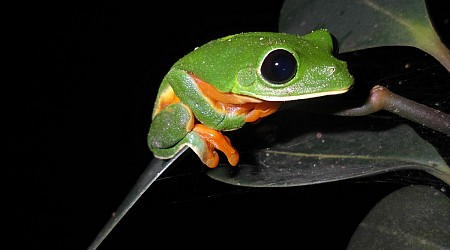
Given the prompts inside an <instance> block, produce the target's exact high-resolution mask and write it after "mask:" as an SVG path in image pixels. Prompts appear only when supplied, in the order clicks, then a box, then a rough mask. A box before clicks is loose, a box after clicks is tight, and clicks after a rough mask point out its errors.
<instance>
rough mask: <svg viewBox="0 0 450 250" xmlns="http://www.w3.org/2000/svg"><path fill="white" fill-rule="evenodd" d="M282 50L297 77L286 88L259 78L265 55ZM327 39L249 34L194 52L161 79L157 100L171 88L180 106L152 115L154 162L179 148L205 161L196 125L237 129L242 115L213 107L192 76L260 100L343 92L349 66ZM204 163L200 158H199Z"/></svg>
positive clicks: (320, 33)
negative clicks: (193, 126)
mask: <svg viewBox="0 0 450 250" xmlns="http://www.w3.org/2000/svg"><path fill="white" fill-rule="evenodd" d="M275 49H284V50H286V51H288V52H290V53H291V54H292V55H293V56H294V58H295V59H296V73H295V75H294V76H293V78H292V79H290V80H289V81H287V82H284V83H281V84H280V83H272V82H270V81H268V80H266V78H264V76H263V75H262V73H261V65H262V63H263V61H264V59H265V58H266V56H267V55H268V53H269V52H271V51H273V50H275ZM332 51H333V42H332V38H331V35H330V34H329V33H328V32H327V31H326V30H316V31H313V32H311V33H309V34H307V35H304V36H298V35H293V34H284V33H271V32H251V33H242V34H237V35H231V36H227V37H224V38H221V39H217V40H214V41H211V42H209V43H207V44H205V45H203V46H201V47H198V48H196V49H195V50H194V51H192V52H191V53H189V54H187V55H186V56H184V57H183V58H181V59H180V60H179V61H178V62H176V63H175V64H174V65H173V66H172V68H171V69H170V71H169V72H168V74H167V75H166V76H165V77H164V79H163V81H162V83H161V86H160V88H159V92H158V95H157V103H158V101H159V100H160V99H161V97H162V96H163V93H164V92H165V91H167V90H168V89H170V88H172V90H173V92H174V93H175V95H176V96H177V97H178V98H179V99H180V102H177V103H173V104H170V105H169V106H167V107H165V108H163V109H162V110H157V108H156V105H155V109H154V112H153V120H152V124H151V127H150V130H149V134H148V144H149V147H150V150H151V151H152V152H153V153H154V155H155V157H157V158H162V159H167V158H171V157H172V156H174V155H175V154H176V153H177V152H178V151H179V150H180V149H181V148H182V147H183V146H185V145H187V146H189V147H190V148H191V149H192V150H193V151H194V152H195V153H197V155H199V157H200V158H201V159H202V157H204V153H205V150H207V145H206V142H205V141H204V140H203V139H202V138H201V137H200V136H199V135H198V134H197V133H196V132H195V131H192V130H191V128H190V127H191V125H190V124H192V122H193V121H194V119H196V122H197V123H198V122H199V123H202V124H203V125H205V126H207V127H209V128H211V129H214V130H216V131H229V130H235V129H239V128H241V127H242V126H243V125H244V124H245V123H246V122H245V115H242V114H238V115H236V114H233V113H227V112H224V111H223V110H218V109H217V108H215V107H213V106H212V105H211V103H210V101H209V100H208V98H207V97H205V96H204V94H203V93H202V92H201V91H200V89H199V88H198V86H197V84H196V82H195V81H194V79H193V78H192V77H191V75H190V74H189V73H191V74H193V75H195V76H197V77H198V78H200V79H201V80H203V81H205V82H207V83H209V84H210V85H212V86H213V87H214V88H215V89H217V90H218V91H220V92H223V93H234V94H239V95H244V96H249V97H253V98H257V99H261V100H264V101H278V102H279V101H282V102H285V101H292V100H299V99H307V98H314V97H319V96H325V95H333V94H340V93H344V92H346V91H347V90H348V89H349V88H350V87H351V86H352V84H353V77H352V76H351V75H350V73H349V71H348V69H347V64H346V63H345V62H343V61H340V60H338V59H336V58H335V57H334V56H333V54H332ZM202 160H203V159H202Z"/></svg>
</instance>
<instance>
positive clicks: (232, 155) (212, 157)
mask: <svg viewBox="0 0 450 250" xmlns="http://www.w3.org/2000/svg"><path fill="white" fill-rule="evenodd" d="M193 131H195V132H196V133H197V134H198V135H200V137H202V138H203V140H204V141H205V142H206V144H207V145H208V149H207V150H208V157H207V158H208V159H205V160H206V163H205V164H206V165H207V166H208V167H209V168H215V167H216V166H217V164H218V163H219V156H218V155H217V153H216V152H215V151H214V149H218V150H220V151H222V152H223V153H224V154H225V155H226V156H227V159H228V162H229V163H230V164H231V165H232V166H236V165H237V164H238V162H239V153H238V152H237V150H236V149H234V148H233V146H232V145H231V142H230V139H228V137H226V136H225V135H223V134H222V133H220V132H219V131H216V130H214V129H211V128H209V127H206V126H205V125H203V124H196V125H195V126H194V128H193Z"/></svg>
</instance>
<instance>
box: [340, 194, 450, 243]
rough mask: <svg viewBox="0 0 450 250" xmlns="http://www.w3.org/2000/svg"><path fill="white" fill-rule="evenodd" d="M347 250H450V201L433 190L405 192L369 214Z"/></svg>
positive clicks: (386, 198) (386, 201)
mask: <svg viewBox="0 0 450 250" xmlns="http://www.w3.org/2000/svg"><path fill="white" fill-rule="evenodd" d="M347 249H349V250H353V249H450V199H449V198H448V197H447V196H445V195H444V194H443V193H442V192H440V191H438V190H435V189H433V188H430V187H429V186H409V187H404V188H401V189H399V190H397V191H395V192H393V193H391V194H390V195H388V196H386V197H385V198H384V199H383V200H381V201H380V202H379V203H378V204H377V205H376V206H375V207H374V208H373V209H372V210H371V211H370V212H369V214H368V215H367V216H366V218H364V220H363V221H362V222H361V223H360V224H359V226H358V228H357V230H356V232H355V233H354V234H353V236H352V238H351V240H350V243H349V245H348V248H347Z"/></svg>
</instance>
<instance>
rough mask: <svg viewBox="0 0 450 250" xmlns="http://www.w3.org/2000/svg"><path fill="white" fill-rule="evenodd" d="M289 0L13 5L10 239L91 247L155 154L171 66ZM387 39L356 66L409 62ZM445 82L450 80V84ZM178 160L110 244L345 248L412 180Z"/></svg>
mask: <svg viewBox="0 0 450 250" xmlns="http://www.w3.org/2000/svg"><path fill="white" fill-rule="evenodd" d="M438 2H439V1H438ZM441 2H443V1H441ZM282 3H283V1H281V0H277V1H267V2H264V3H263V2H261V1H250V2H248V1H245V3H244V1H226V2H223V3H218V2H209V3H196V2H190V1H183V2H181V3H175V2H169V1H166V2H162V3H157V4H156V3H155V4H153V3H152V2H151V1H135V2H125V1H122V2H119V1H109V2H104V3H100V2H89V1H87V2H82V1H77V2H73V3H70V2H69V3H68V2H65V3H64V4H62V3H41V2H34V3H28V4H23V5H14V6H12V5H9V6H8V5H5V6H4V7H3V8H2V10H1V13H2V24H1V31H0V32H1V34H2V35H1V37H2V39H1V43H0V44H1V62H2V65H3V66H2V70H1V71H2V75H1V77H2V80H1V82H2V91H1V94H2V99H3V101H4V104H3V108H2V110H4V111H3V112H2V113H3V119H2V122H3V124H6V128H5V129H4V130H3V138H4V139H3V140H2V141H5V142H6V152H5V155H6V157H5V158H4V159H3V160H5V162H4V164H2V167H1V169H2V172H3V175H2V176H3V182H5V183H6V185H5V186H4V188H3V193H4V196H3V207H4V208H6V211H5V212H4V214H3V217H4V218H5V219H6V220H5V221H6V222H5V223H2V225H3V226H4V230H6V233H3V237H2V238H3V239H5V240H6V242H8V243H6V242H4V244H12V247H11V248H12V249H85V248H86V247H87V246H88V245H89V243H90V242H91V241H92V240H93V239H94V237H95V236H96V234H97V233H98V232H99V231H100V229H101V228H102V227H103V225H104V224H105V223H106V221H107V219H108V218H109V216H110V214H111V213H112V212H113V211H114V210H115V209H116V208H117V206H118V205H119V203H120V202H121V201H122V199H123V198H124V197H125V195H126V193H127V192H128V191H129V189H130V188H131V186H132V185H133V183H134V182H135V181H136V179H137V177H138V176H139V175H140V173H141V172H142V170H143V169H144V168H145V167H146V165H147V164H148V162H149V161H150V159H151V158H152V154H151V153H150V151H149V150H148V148H147V145H146V134H147V131H148V127H149V124H150V114H151V110H152V108H153V102H154V99H155V96H156V90H157V88H158V86H159V83H160V81H161V79H162V78H163V76H164V74H165V73H166V72H167V71H168V69H169V68H170V66H171V65H172V64H173V63H174V62H175V61H176V60H178V59H179V58H180V57H181V56H183V55H185V54H187V53H188V52H189V51H191V50H192V49H193V48H195V47H196V46H199V45H201V44H203V43H205V42H207V41H209V40H212V39H215V38H218V37H221V36H225V35H229V34H234V33H238V32H245V31H277V26H278V17H279V11H280V9H281V6H282ZM438 6H439V7H438V8H436V9H433V11H435V12H432V13H434V14H433V16H434V15H435V16H436V19H437V21H436V22H437V23H438V25H439V29H441V30H442V31H441V32H442V34H444V36H443V37H444V39H446V40H445V41H448V37H449V36H448V34H449V32H448V30H450V29H449V16H448V11H446V10H448V9H445V8H443V7H442V6H443V5H438ZM445 13H447V14H446V15H445ZM383 51H384V52H383ZM387 51H388V52H386V50H380V51H378V52H376V53H375V52H371V53H367V54H364V53H360V54H358V56H355V55H354V54H349V55H346V58H347V59H349V61H350V62H352V60H353V62H355V64H353V65H350V67H351V68H353V70H355V73H356V74H358V73H357V72H356V71H357V70H360V71H359V72H361V71H362V70H363V69H364V67H370V66H373V65H376V67H378V68H375V69H373V68H372V69H371V70H369V71H368V72H369V73H370V75H371V76H372V77H373V78H372V80H373V79H377V76H376V75H377V74H379V73H380V72H382V73H383V78H388V77H389V74H392V75H396V76H398V75H401V74H396V72H392V73H391V71H390V70H389V69H388V68H382V67H383V66H384V67H387V65H389V64H387V65H382V63H381V62H382V61H383V60H386V54H387V53H391V52H393V50H387ZM383 53H384V54H383ZM395 53H398V54H395V56H392V57H388V59H392V60H394V62H391V64H393V65H395V63H396V62H395V60H396V59H397V58H398V57H401V56H403V57H405V55H408V57H407V60H410V61H411V62H413V63H415V62H416V61H414V60H417V61H420V62H421V63H430V64H431V65H432V66H431V68H432V69H434V70H436V72H437V73H435V74H444V76H443V79H446V80H447V81H448V75H447V76H446V75H445V74H446V73H448V72H446V71H445V69H443V68H442V66H440V65H439V64H438V63H437V62H435V61H433V59H430V57H426V58H427V59H426V60H425V62H423V60H424V59H423V58H424V56H423V53H422V52H419V51H418V50H406V51H404V52H395ZM411 53H412V56H411ZM378 55H379V56H378ZM390 55H392V54H390ZM397 56H398V57H397ZM414 56H416V57H414ZM368 58H369V59H368ZM370 59H373V60H375V61H376V62H379V63H378V64H370V62H368V60H370ZM399 60H401V58H400V59H399ZM356 63H358V64H357V65H356ZM400 63H403V62H400ZM418 65H419V66H420V65H422V64H420V63H419V64H418ZM428 66H429V65H428ZM359 74H360V75H361V76H364V78H370V76H367V74H368V73H367V72H364V73H359ZM447 83H448V82H447ZM447 85H448V84H447ZM440 91H443V92H445V91H446V92H447V93H448V92H449V90H448V87H447V89H444V90H440ZM447 105H448V103H447ZM441 146H442V145H441ZM444 147H445V145H444ZM446 152H448V151H446ZM185 165H186V166H185ZM176 168H177V169H173V170H170V171H169V172H167V173H166V175H165V176H164V178H162V179H161V180H160V181H157V182H156V183H155V184H154V186H152V187H151V188H150V189H149V190H148V191H147V192H146V193H145V194H144V196H143V197H142V198H141V199H140V200H139V201H138V202H137V203H136V205H135V207H133V208H132V209H131V210H130V213H129V214H127V215H126V216H125V217H124V219H123V220H122V221H121V222H120V223H119V224H118V226H117V228H115V229H114V230H113V232H112V233H111V234H110V235H109V236H108V238H107V239H106V240H105V242H104V243H103V244H102V245H101V247H100V249H122V248H125V247H127V249H143V248H151V247H155V245H156V244H158V245H159V246H163V247H170V246H172V245H173V246H177V244H182V245H183V246H191V247H196V246H207V247H216V246H221V245H226V246H229V247H234V246H237V245H240V244H242V243H244V244H249V246H253V247H258V246H264V245H266V244H267V243H272V244H278V246H279V247H282V246H283V245H284V244H294V246H299V247H301V246H302V245H305V244H314V245H316V246H318V247H320V246H322V247H332V248H334V249H342V248H345V246H346V244H347V242H348V241H349V239H350V237H351V235H352V233H353V232H354V230H355V229H356V227H357V225H358V223H359V222H360V221H361V220H362V219H363V218H364V216H365V215H366V214H367V212H368V211H369V210H370V208H372V207H373V206H374V205H375V204H376V202H378V201H379V200H380V199H381V198H382V197H384V196H385V195H386V194H388V193H389V192H391V191H393V190H395V189H397V188H398V187H401V186H403V185H405V183H401V182H398V181H397V182H396V181H394V182H380V183H377V182H374V181H362V182H339V183H331V184H321V185H314V186H306V187H297V188H286V189H260V188H242V187H241V188H237V187H234V186H229V185H226V184H223V183H219V182H216V181H213V180H211V179H209V178H208V177H207V176H206V175H205V167H204V166H203V165H201V164H200V163H199V161H198V159H197V158H196V157H195V156H192V155H188V156H187V157H185V158H184V160H183V164H180V165H179V166H178V167H176ZM180 168H183V169H180ZM169 177H170V178H169ZM5 179H6V181H5ZM161 244H162V245H161Z"/></svg>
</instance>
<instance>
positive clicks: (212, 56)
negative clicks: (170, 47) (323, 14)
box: [194, 30, 353, 101]
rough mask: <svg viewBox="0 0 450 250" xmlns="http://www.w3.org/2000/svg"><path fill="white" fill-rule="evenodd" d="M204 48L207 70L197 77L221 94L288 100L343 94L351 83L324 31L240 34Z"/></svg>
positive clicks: (329, 38)
mask: <svg viewBox="0 0 450 250" xmlns="http://www.w3.org/2000/svg"><path fill="white" fill-rule="evenodd" d="M204 47H205V49H206V50H208V53H207V54H208V56H205V57H202V59H201V61H202V62H203V63H204V65H206V66H205V67H202V69H203V71H202V72H196V73H197V75H200V76H202V77H203V79H204V80H205V81H207V82H209V83H210V84H212V85H213V86H215V87H216V88H217V89H218V90H219V91H223V92H232V93H235V94H240V95H245V96H251V97H255V98H259V99H262V100H266V101H289V100H298V99H306V98H312V97H318V96H325V95H332V94H340V93H344V92H346V91H347V90H348V89H349V88H350V87H351V86H352V84H353V77H352V75H351V74H350V73H349V71H348V69H347V64H346V63H345V62H344V61H341V60H338V59H337V58H336V57H334V56H333V40H332V37H331V35H330V34H329V33H328V32H327V31H326V30H316V31H313V32H311V33H309V34H307V35H305V36H298V35H293V34H284V33H270V32H253V33H242V34H237V35H232V36H228V37H224V38H221V39H218V40H216V41H214V42H212V43H210V44H207V46H204ZM216 49H217V51H213V50H216ZM199 52H200V51H199ZM202 54H203V53H199V55H200V56H201V55H202ZM205 54H206V53H205ZM213 69H216V70H213ZM194 71H195V70H194Z"/></svg>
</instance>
